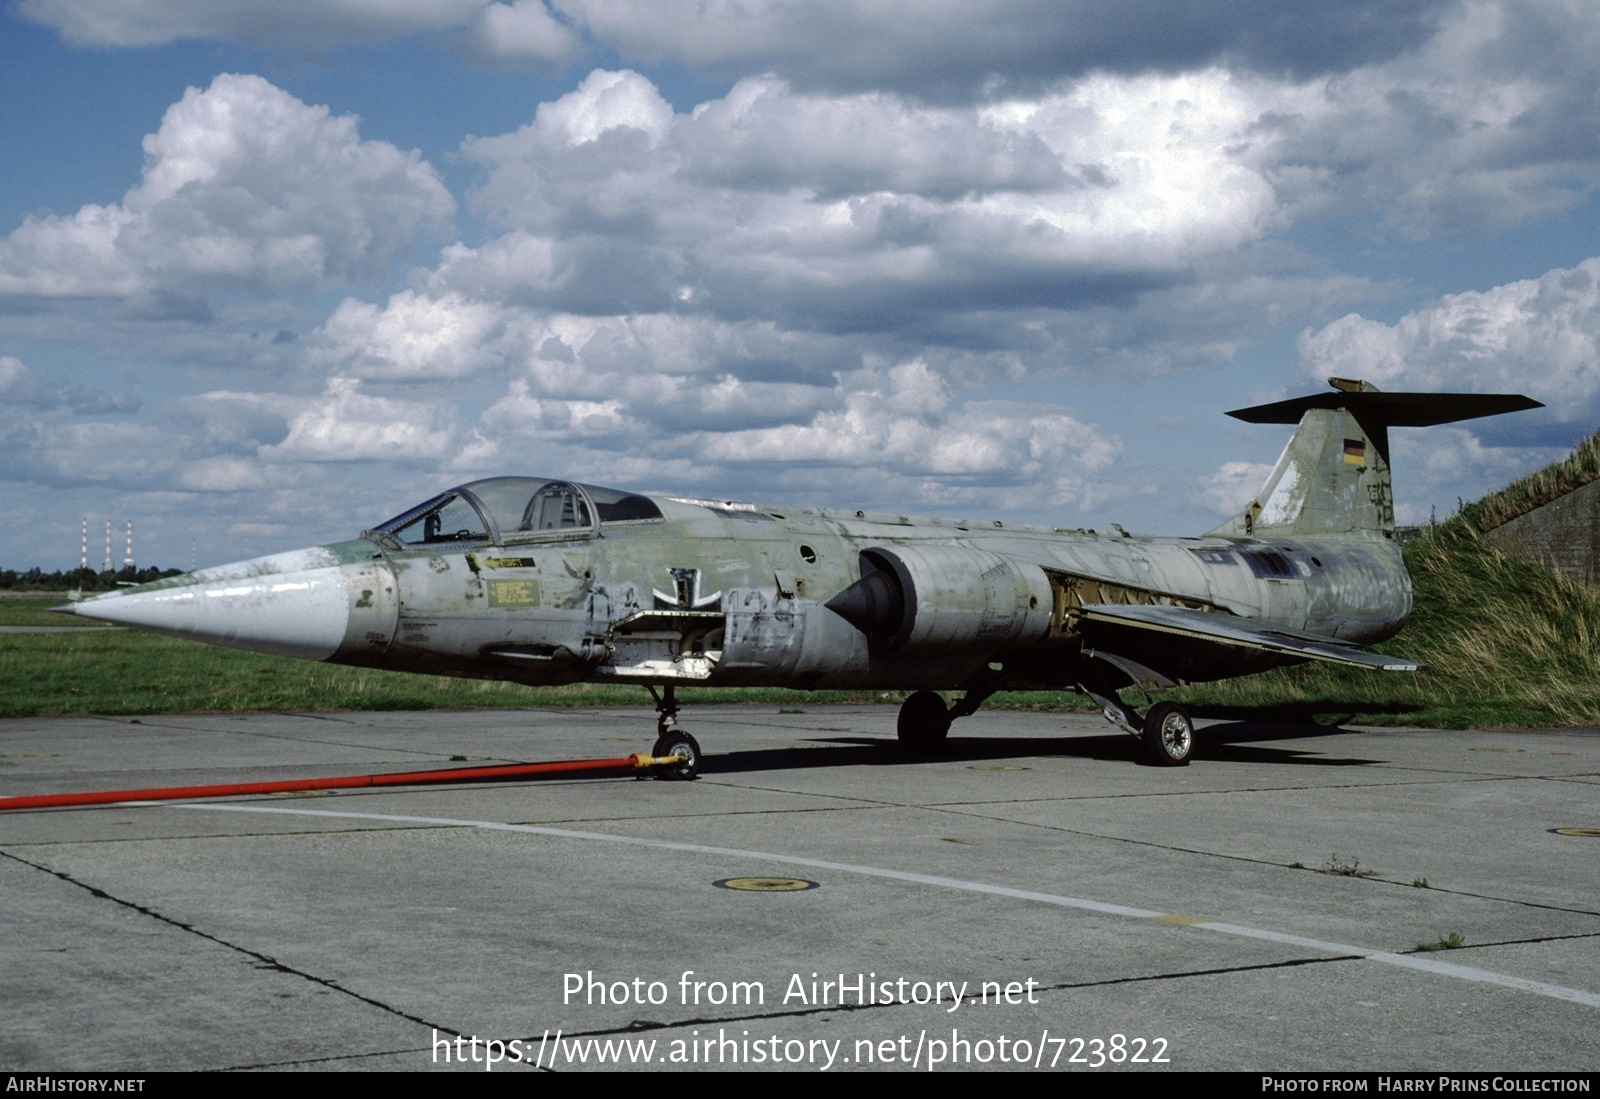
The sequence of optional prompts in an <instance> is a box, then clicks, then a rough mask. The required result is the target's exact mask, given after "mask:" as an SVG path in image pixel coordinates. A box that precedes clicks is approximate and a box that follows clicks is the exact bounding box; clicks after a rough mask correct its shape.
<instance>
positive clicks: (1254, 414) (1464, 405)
mask: <svg viewBox="0 0 1600 1099" xmlns="http://www.w3.org/2000/svg"><path fill="white" fill-rule="evenodd" d="M1543 407H1544V405H1543V404H1542V403H1541V402H1539V401H1536V400H1534V399H1533V398H1531V397H1524V396H1523V395H1522V394H1520V393H1384V392H1381V391H1379V390H1375V389H1374V390H1367V391H1365V392H1361V393H1341V392H1335V393H1315V394H1313V395H1311V396H1309V397H1293V398H1291V399H1289V400H1287V401H1275V402H1273V403H1272V404H1258V405H1255V406H1253V407H1251V408H1239V409H1235V410H1234V411H1232V412H1230V413H1228V415H1230V416H1232V417H1233V418H1234V419H1236V420H1243V421H1244V422H1245V423H1249V424H1297V423H1299V422H1300V417H1302V416H1304V415H1305V414H1306V413H1307V412H1308V411H1310V410H1311V409H1313V408H1330V409H1331V408H1342V409H1345V410H1347V411H1348V412H1349V413H1350V414H1351V415H1353V416H1355V417H1356V418H1357V419H1360V420H1363V421H1366V422H1370V423H1373V424H1383V425H1384V426H1386V427H1433V426H1435V425H1436V424H1449V423H1455V422H1456V421H1457V420H1476V419H1478V418H1479V417H1480V416H1498V415H1500V414H1501V413H1502V412H1522V411H1524V410H1526V409H1530V408H1543Z"/></svg>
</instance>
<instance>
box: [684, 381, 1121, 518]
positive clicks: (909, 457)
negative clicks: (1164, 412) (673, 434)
mask: <svg viewBox="0 0 1600 1099" xmlns="http://www.w3.org/2000/svg"><path fill="white" fill-rule="evenodd" d="M839 390H840V392H839V397H840V400H841V404H842V407H840V408H837V409H833V410H829V411H826V412H821V413H818V414H817V415H815V416H813V417H812V418H811V419H810V420H809V421H808V422H806V423H799V424H786V425H783V426H781V427H772V428H762V429H752V430H745V431H730V432H724V433H719V434H715V435H709V434H708V435H706V436H703V437H702V438H700V439H698V440H696V441H695V450H696V452H697V453H701V454H704V455H705V457H707V458H708V459H710V460H712V461H716V462H723V463H730V464H751V463H781V464H784V465H790V466H793V465H805V464H812V465H827V466H841V467H855V468H860V469H870V470H874V471H878V472H880V473H886V474H890V475H896V474H897V475H899V476H900V477H901V478H913V479H915V480H916V481H917V482H918V492H917V494H918V496H920V497H921V498H923V499H927V500H930V501H936V500H941V499H942V500H954V499H962V498H966V497H967V496H968V495H969V492H968V490H970V489H973V488H978V489H981V495H982V496H983V498H984V499H986V500H988V501H990V502H991V503H992V504H994V505H996V506H1001V507H1027V508H1029V509H1036V508H1038V507H1040V506H1044V505H1059V504H1063V503H1069V502H1082V501H1083V500H1084V498H1085V494H1086V491H1085V490H1086V487H1087V483H1088V478H1087V475H1088V474H1090V473H1094V472H1096V471H1099V470H1103V469H1105V468H1106V467H1107V466H1109V465H1110V464H1111V462H1112V461H1113V459H1115V457H1116V456H1117V454H1118V453H1119V452H1120V451H1121V449H1122V445H1121V443H1120V442H1119V441H1118V440H1116V439H1115V438H1114V437H1109V436H1107V435H1105V434H1104V433H1102V432H1101V431H1100V430H1099V429H1098V428H1095V427H1094V426H1092V425H1088V424H1084V423H1081V422H1079V421H1078V420H1075V419H1074V418H1072V417H1071V416H1068V415H1066V414H1065V413H1063V412H1061V411H1059V410H1056V409H1053V408H1049V407H1035V406H1029V405H1018V404H1013V403H1008V402H1001V401H973V402H967V403H964V404H957V403H956V402H954V401H953V399H952V395H951V393H950V391H949V388H948V387H947V386H946V384H945V383H944V380H943V379H942V378H940V377H938V376H937V375H936V374H934V373H933V372H932V371H930V370H929V368H928V366H927V364H926V363H923V362H920V361H911V362H905V363H900V364H898V365H896V366H893V367H891V368H889V369H887V370H876V369H870V368H869V369H866V370H863V371H860V372H857V373H855V374H853V375H851V376H849V377H845V378H841V379H840V386H839Z"/></svg>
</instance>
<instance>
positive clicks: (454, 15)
mask: <svg viewBox="0 0 1600 1099" xmlns="http://www.w3.org/2000/svg"><path fill="white" fill-rule="evenodd" d="M15 7H16V10H17V12H18V13H19V14H21V15H22V16H23V17H24V18H27V19H31V20H33V21H34V22H35V23H41V24H43V25H45V26H47V27H54V28H56V29H57V30H58V31H60V32H61V34H62V36H63V37H65V38H66V39H67V40H68V41H69V42H73V43H75V44H78V45H84V46H154V45H160V44H162V43H165V42H175V41H179V40H181V39H186V38H216V39H223V40H226V41H231V42H238V43H241V44H243V45H247V46H270V45H298V46H328V45H348V44H354V43H360V42H381V41H384V40H385V39H389V38H394V37H397V36H399V35H405V34H414V33H417V32H419V31H437V30H445V29H448V28H451V27H456V26H459V25H461V24H462V23H464V22H466V21H468V20H470V19H472V18H473V17H474V16H475V15H476V14H477V13H478V12H479V11H480V10H481V9H482V7H483V0H281V2H280V3H276V4H271V5H263V4H256V3H252V2H251V0H190V2H178V3H173V2H172V0H19V3H17V4H16V5H15Z"/></svg>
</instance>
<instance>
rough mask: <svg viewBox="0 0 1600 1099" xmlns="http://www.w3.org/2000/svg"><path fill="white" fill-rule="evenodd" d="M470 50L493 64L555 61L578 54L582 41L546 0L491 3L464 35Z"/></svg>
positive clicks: (484, 8)
mask: <svg viewBox="0 0 1600 1099" xmlns="http://www.w3.org/2000/svg"><path fill="white" fill-rule="evenodd" d="M464 42H465V45H466V48H467V52H468V53H469V54H470V55H471V56H472V57H473V58H475V59H477V60H478V61H481V62H484V63H486V64H491V65H506V66H509V65H555V64H560V63H563V62H566V61H570V60H571V59H572V58H573V57H574V56H576V54H577V52H578V50H579V47H580V42H579V40H578V36H577V35H576V34H574V33H573V31H572V30H571V29H570V28H568V27H566V26H563V25H562V24H561V23H559V22H557V21H556V19H555V18H553V17H552V16H551V14H550V9H548V8H546V7H545V6H544V2H543V0H513V2H512V3H509V4H488V5H485V6H484V7H483V8H481V9H479V11H478V13H477V14H476V15H475V16H473V18H472V22H471V23H470V24H469V25H468V27H467V30H466V33H465V35H464Z"/></svg>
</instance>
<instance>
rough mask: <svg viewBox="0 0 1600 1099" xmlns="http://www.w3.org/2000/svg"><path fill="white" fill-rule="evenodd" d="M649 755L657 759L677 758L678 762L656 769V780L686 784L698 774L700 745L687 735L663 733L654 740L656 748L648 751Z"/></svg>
mask: <svg viewBox="0 0 1600 1099" xmlns="http://www.w3.org/2000/svg"><path fill="white" fill-rule="evenodd" d="M650 754H651V755H653V756H655V757H656V758H657V759H660V758H661V757H663V756H677V757H678V760H679V762H677V763H665V764H662V765H661V766H659V767H657V768H656V778H660V779H669V780H671V779H676V780H678V781H681V782H688V781H689V780H690V779H692V778H694V777H695V776H697V775H699V774H700V745H699V744H698V743H696V742H695V739H694V737H692V736H690V735H689V734H688V733H683V732H676V731H675V732H671V733H663V734H662V735H661V736H659V737H657V738H656V746H655V747H654V748H652V749H651V750H650Z"/></svg>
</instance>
